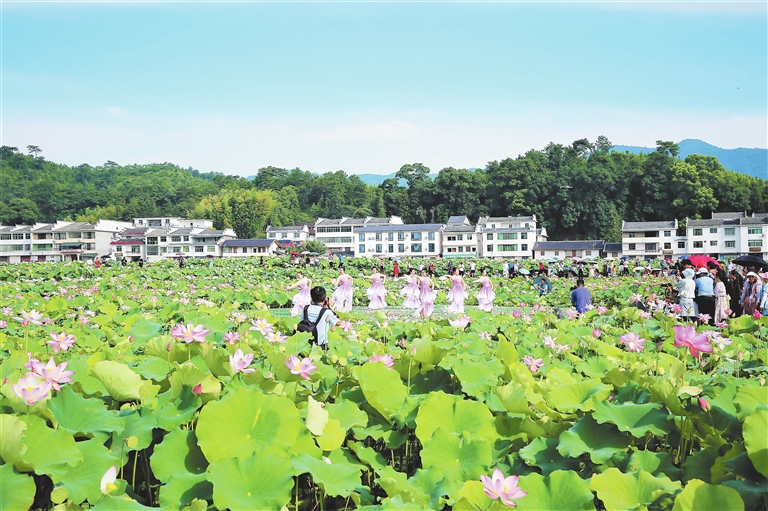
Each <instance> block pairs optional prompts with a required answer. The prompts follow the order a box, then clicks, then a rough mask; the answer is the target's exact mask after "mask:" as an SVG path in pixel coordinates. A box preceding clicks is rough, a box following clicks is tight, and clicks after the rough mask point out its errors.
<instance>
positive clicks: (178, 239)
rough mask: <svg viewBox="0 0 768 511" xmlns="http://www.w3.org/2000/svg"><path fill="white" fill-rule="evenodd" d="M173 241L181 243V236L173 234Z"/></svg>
mask: <svg viewBox="0 0 768 511" xmlns="http://www.w3.org/2000/svg"><path fill="white" fill-rule="evenodd" d="M171 241H172V242H173V243H181V236H171Z"/></svg>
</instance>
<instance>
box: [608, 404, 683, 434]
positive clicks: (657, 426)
mask: <svg viewBox="0 0 768 511" xmlns="http://www.w3.org/2000/svg"><path fill="white" fill-rule="evenodd" d="M663 408H664V406H663V405H662V404H661V403H647V404H642V405H636V404H634V403H624V404H620V405H613V404H611V403H608V402H597V403H596V404H595V413H594V414H593V417H594V418H595V420H596V421H597V422H598V423H600V424H604V423H606V422H610V423H611V424H615V425H616V426H618V428H619V430H620V431H628V432H629V433H630V434H631V435H632V436H634V437H635V438H640V437H643V436H645V434H646V433H648V432H650V433H652V434H654V435H662V436H663V435H665V434H667V433H669V432H670V431H672V428H673V426H674V423H673V421H672V420H671V419H670V418H669V414H668V413H667V412H666V411H665V410H663Z"/></svg>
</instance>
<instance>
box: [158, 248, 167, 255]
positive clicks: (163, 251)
mask: <svg viewBox="0 0 768 511" xmlns="http://www.w3.org/2000/svg"><path fill="white" fill-rule="evenodd" d="M160 253H161V254H167V253H168V247H160Z"/></svg>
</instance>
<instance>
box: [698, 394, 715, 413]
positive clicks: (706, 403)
mask: <svg viewBox="0 0 768 511" xmlns="http://www.w3.org/2000/svg"><path fill="white" fill-rule="evenodd" d="M699 408H701V409H702V410H703V411H705V412H708V411H709V410H710V409H711V408H712V405H711V404H709V401H707V400H706V399H704V398H703V397H699Z"/></svg>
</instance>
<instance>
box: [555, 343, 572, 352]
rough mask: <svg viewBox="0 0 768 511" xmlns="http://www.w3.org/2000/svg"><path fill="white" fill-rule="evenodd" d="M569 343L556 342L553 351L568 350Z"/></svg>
mask: <svg viewBox="0 0 768 511" xmlns="http://www.w3.org/2000/svg"><path fill="white" fill-rule="evenodd" d="M570 347H571V345H570V344H557V345H555V351H557V352H558V353H563V352H564V351H568V348H570Z"/></svg>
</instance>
